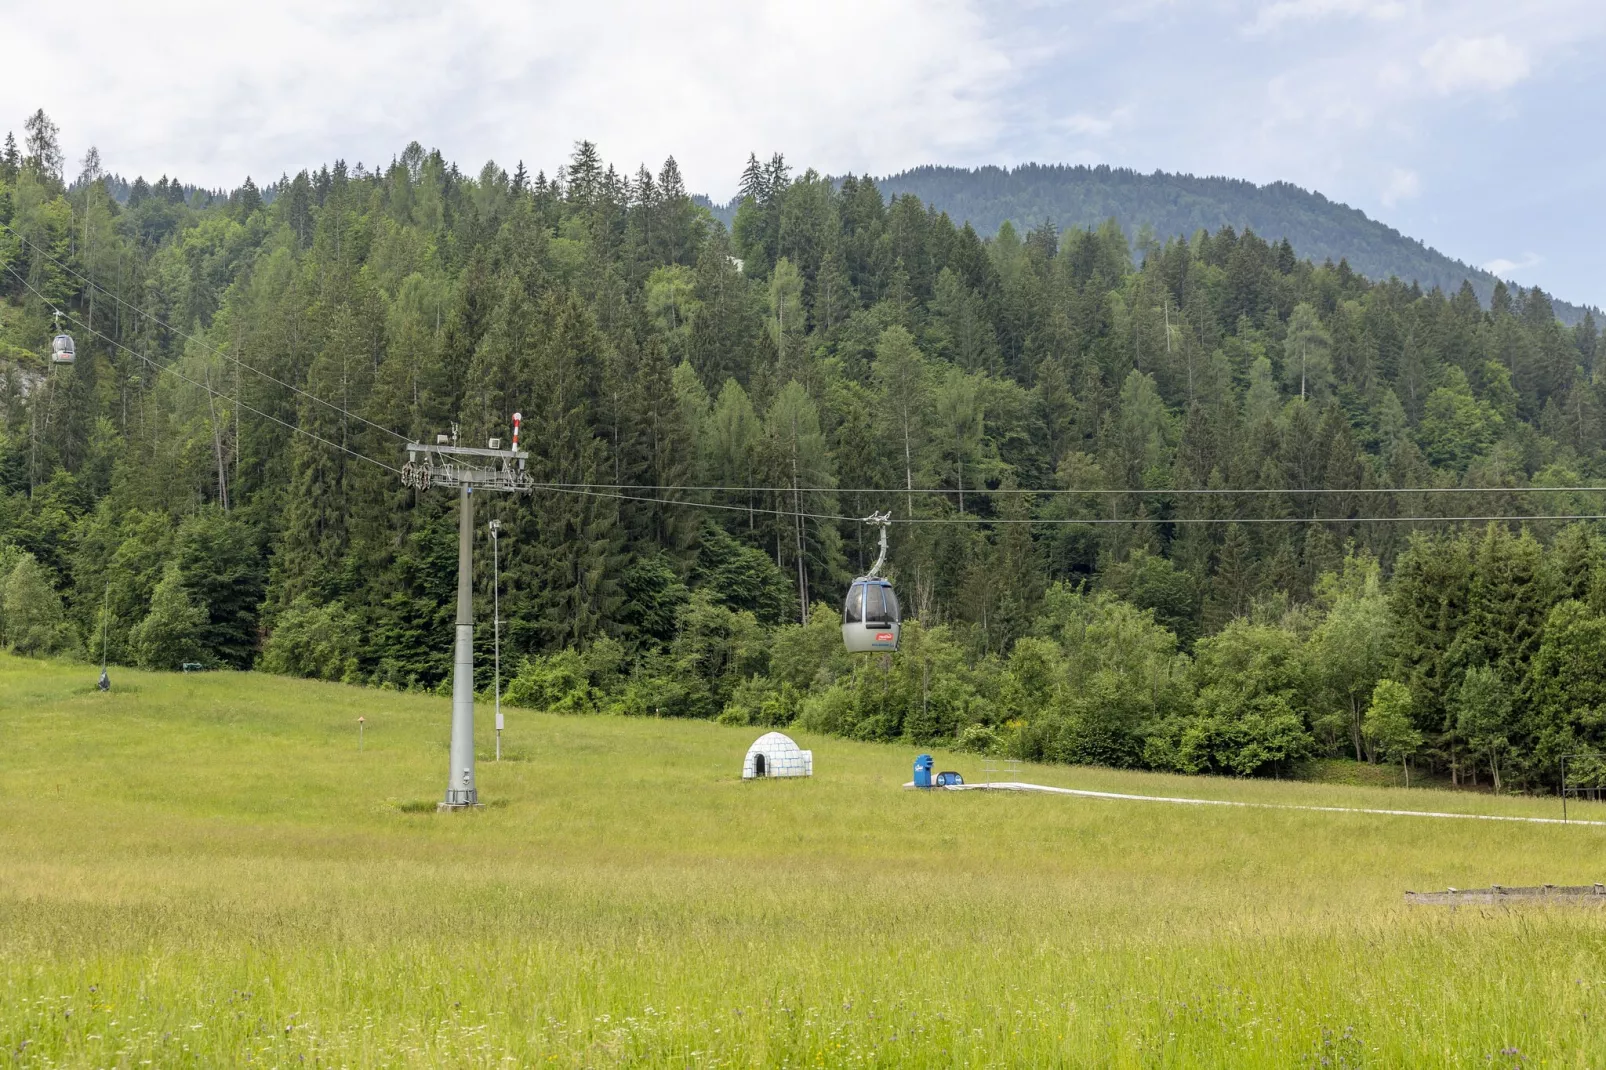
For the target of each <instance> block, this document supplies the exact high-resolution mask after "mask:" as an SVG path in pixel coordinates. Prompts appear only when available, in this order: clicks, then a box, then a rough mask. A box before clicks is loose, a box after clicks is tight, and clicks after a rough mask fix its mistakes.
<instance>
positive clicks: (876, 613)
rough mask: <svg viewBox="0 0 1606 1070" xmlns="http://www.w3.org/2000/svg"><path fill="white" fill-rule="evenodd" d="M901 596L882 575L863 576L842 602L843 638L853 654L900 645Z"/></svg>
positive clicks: (893, 648)
mask: <svg viewBox="0 0 1606 1070" xmlns="http://www.w3.org/2000/svg"><path fill="white" fill-rule="evenodd" d="M901 619H902V616H901V614H900V613H899V610H898V596H897V595H895V594H893V593H892V584H891V583H889V582H888V581H887V580H884V579H882V578H881V577H879V576H860V577H859V578H858V579H856V580H854V581H853V586H852V587H849V588H848V598H847V601H846V602H844V603H843V605H842V642H843V644H844V645H845V646H846V647H847V648H848V653H850V654H868V653H871V652H875V651H893V650H897V649H898V633H899V627H898V625H899V621H900V620H901Z"/></svg>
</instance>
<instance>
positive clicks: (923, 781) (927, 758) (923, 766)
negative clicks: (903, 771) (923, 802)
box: [915, 754, 932, 788]
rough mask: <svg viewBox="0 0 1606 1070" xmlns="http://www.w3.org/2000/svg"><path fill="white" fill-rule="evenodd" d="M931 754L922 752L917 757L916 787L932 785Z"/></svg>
mask: <svg viewBox="0 0 1606 1070" xmlns="http://www.w3.org/2000/svg"><path fill="white" fill-rule="evenodd" d="M931 764H932V763H931V755H929V754H922V755H921V756H920V757H918V758H916V759H915V787H917V788H929V787H931Z"/></svg>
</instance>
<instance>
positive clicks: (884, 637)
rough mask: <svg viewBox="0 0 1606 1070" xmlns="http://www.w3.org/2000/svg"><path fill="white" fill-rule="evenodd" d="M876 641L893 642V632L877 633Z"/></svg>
mask: <svg viewBox="0 0 1606 1070" xmlns="http://www.w3.org/2000/svg"><path fill="white" fill-rule="evenodd" d="M875 641H876V642H878V643H890V642H892V633H891V632H876V633H875Z"/></svg>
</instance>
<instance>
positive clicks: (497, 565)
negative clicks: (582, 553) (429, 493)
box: [490, 520, 502, 761]
mask: <svg viewBox="0 0 1606 1070" xmlns="http://www.w3.org/2000/svg"><path fill="white" fill-rule="evenodd" d="M490 527H491V638H492V642H494V643H495V644H496V645H495V647H494V648H493V649H494V650H495V654H494V655H493V656H494V657H495V658H496V669H495V671H494V672H493V674H492V676H491V679H492V681H494V686H495V688H496V691H495V694H496V760H497V761H501V760H502V522H501V521H500V520H493V521H491V524H490Z"/></svg>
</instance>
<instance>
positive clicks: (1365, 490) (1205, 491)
mask: <svg viewBox="0 0 1606 1070" xmlns="http://www.w3.org/2000/svg"><path fill="white" fill-rule="evenodd" d="M540 486H541V487H543V488H546V489H551V490H556V489H559V488H563V489H573V490H592V489H602V490H652V491H663V492H666V493H674V492H680V493H685V494H703V493H710V494H791V493H792V492H793V491H798V492H801V493H803V494H898V495H903V496H905V497H910V496H914V495H940V494H941V495H957V494H961V493H963V494H976V495H980V496H987V497H992V496H998V495H1015V494H1028V495H1034V496H1035V495H1042V496H1044V497H1051V496H1060V495H1068V494H1088V495H1096V496H1099V497H1121V496H1136V497H1167V496H1170V495H1178V496H1183V497H1191V496H1212V497H1226V496H1230V495H1237V494H1243V495H1250V494H1255V495H1289V496H1292V495H1300V494H1311V495H1329V496H1336V495H1341V494H1589V493H1595V494H1606V486H1598V487H1184V488H1174V489H1168V488H1153V487H1132V488H1120V487H1113V488H1112V487H1094V488H1076V487H996V488H986V487H982V488H979V489H971V488H966V489H965V490H963V491H960V490H958V489H957V488H954V487H790V486H787V487H733V486H695V485H687V484H669V483H659V484H651V483H542V484H540Z"/></svg>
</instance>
